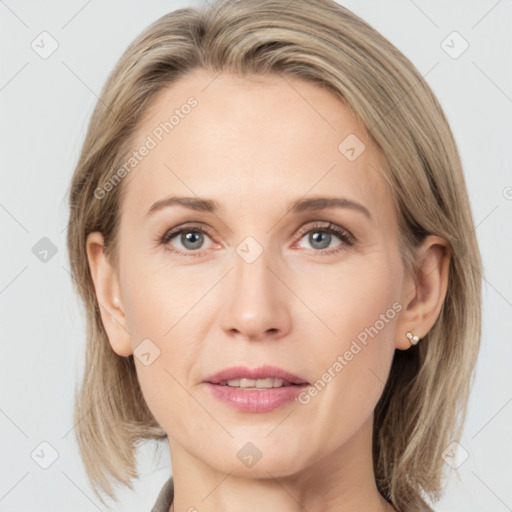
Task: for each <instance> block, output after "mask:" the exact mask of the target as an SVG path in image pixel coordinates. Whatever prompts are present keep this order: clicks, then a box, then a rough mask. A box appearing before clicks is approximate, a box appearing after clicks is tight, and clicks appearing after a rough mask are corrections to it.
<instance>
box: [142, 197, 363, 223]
mask: <svg viewBox="0 0 512 512" xmlns="http://www.w3.org/2000/svg"><path fill="white" fill-rule="evenodd" d="M169 206H183V207H185V208H189V209H190V210H196V211H202V212H210V213H215V212H216V211H217V210H218V209H219V208H220V204H219V203H218V202H217V201H214V200H213V199H200V198H198V197H179V196H173V197H168V198H166V199H162V200H160V201H157V202H156V203H154V204H153V205H152V206H151V208H150V209H149V210H148V211H147V213H146V215H150V214H151V213H154V212H156V211H158V210H162V209H163V208H167V207H169ZM327 208H348V209H351V210H355V211H358V212H361V213H363V214H364V215H365V216H366V217H368V219H370V220H371V218H372V216H371V214H370V212H369V211H368V209H367V208H366V207H365V206H363V205H362V204H360V203H356V202H355V201H351V200H350V199H345V198H342V197H312V198H308V199H298V200H297V201H294V202H293V203H292V204H291V208H290V211H291V212H292V213H303V212H311V211H319V210H325V209H327Z"/></svg>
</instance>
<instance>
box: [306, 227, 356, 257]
mask: <svg viewBox="0 0 512 512" xmlns="http://www.w3.org/2000/svg"><path fill="white" fill-rule="evenodd" d="M299 234H300V235H302V237H301V239H300V240H302V239H306V240H307V242H308V243H309V244H310V246H311V249H312V250H313V251H314V252H315V254H322V255H324V254H325V255H330V254H335V253H338V252H339V251H342V250H344V249H345V248H346V246H351V245H354V243H355V242H356V240H355V238H354V237H353V236H352V235H351V234H350V233H349V232H348V231H347V230H345V229H343V228H342V227H340V226H336V225H335V224H327V225H320V224H314V225H313V226H311V225H309V226H307V227H306V228H303V229H301V230H300V232H299ZM336 238H338V240H340V241H341V242H342V243H341V244H337V245H336V246H335V248H334V250H332V245H331V244H332V242H333V241H335V239H336ZM300 240H299V242H300ZM296 243H297V242H296ZM330 247H331V250H325V249H328V248H330Z"/></svg>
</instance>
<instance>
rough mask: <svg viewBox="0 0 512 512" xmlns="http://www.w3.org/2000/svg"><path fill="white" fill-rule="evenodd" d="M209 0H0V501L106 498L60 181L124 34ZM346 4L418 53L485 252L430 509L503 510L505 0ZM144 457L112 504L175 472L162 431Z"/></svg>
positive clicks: (506, 415)
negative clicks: (87, 424)
mask: <svg viewBox="0 0 512 512" xmlns="http://www.w3.org/2000/svg"><path fill="white" fill-rule="evenodd" d="M203 1H206V0H197V1H195V2H191V1H179V0H174V1H158V0H151V1H146V2H134V1H121V0H117V1H105V0H103V1H101V2H100V1H98V0H88V1H87V0H71V1H70V0H68V1H66V2H64V1H63V0H60V1H56V0H53V1H46V2H36V1H18V2H16V1H14V0H0V52H1V53H0V130H1V131H0V158H1V160H0V162H1V167H0V169H1V171H0V172H1V186H0V226H1V237H2V238H1V255H2V256H1V265H0V307H1V323H0V329H1V344H0V347H1V348H0V510H1V511H2V512H16V511H27V510H41V511H53V512H58V511H64V510H66V511H70V510H72V511H80V512H82V511H84V512H85V511H91V512H95V511H97V510H100V511H106V510H107V508H106V507H105V506H103V505H102V504H101V503H100V502H99V501H98V500H97V499H96V498H95V496H94V494H93V492H92V490H91V488H90V487H89V485H88V483H87V480H86V476H85V472H84V469H83V466H82V463H81V460H80V458H79V455H78V451H77V445H76V440H75V438H74V436H73V433H74V431H73V426H74V424H73V419H72V400H73V390H74V386H75V382H76V380H77V378H78V376H79V375H80V374H81V371H82V361H83V354H84V342H85V334H84V333H85V322H84V316H83V312H82V309H81V304H80V303H79V302H78V298H77V297H76V296H75V294H74V293H73V290H72V287H71V282H70V275H69V263H68V259H67V252H66V246H65V239H66V224H67V218H68V208H67V197H66V196H65V194H66V190H67V187H68V184H69V180H70V178H71V175H72V172H73V168H74V165H75V164H76V161H77V157H78V153H79V149H80V146H81V143H82V140H83V137H84V134H85V130H86V126H87V123H88V120H89V116H90V114H91V111H92V109H93V106H94V104H95V102H96V100H97V95H98V94H99V92H100V90H101V87H102V85H103V83H104V81H105V80H106V77H107V75H108V73H109V72H110V70H111V69H112V67H113V66H114V64H115V62H116V61H117V59H118V58H119V56H120V55H121V53H122V52H123V50H124V49H125V48H126V46H127V45H128V43H129V42H131V41H132V39H133V38H134V37H135V36H136V35H137V34H138V33H139V32H140V31H142V30H143V29H144V28H145V27H146V26H147V25H149V24H150V23H151V22H153V21H154V20H156V19H157V18H158V17H160V16H161V15H163V14H164V13H167V12H169V11H172V10H175V9H177V8H181V7H186V6H189V5H194V4H198V5H199V4H200V3H201V2H203ZM340 3H342V4H343V5H345V6H347V7H348V8H350V9H351V10H353V11H354V12H355V13H356V14H357V15H359V16H361V17H362V18H363V19H365V20H366V21H368V22H369V23H370V24H371V25H372V26H373V27H375V28H376V29H377V30H379V31H380V32H381V33H382V34H383V35H384V36H386V37H387V38H388V39H390V40H391V42H392V43H394V44H395V45H396V46H397V47H398V48H399V49H400V50H401V51H402V52H403V53H404V54H405V55H406V56H407V57H408V58H409V59H411V60H412V62H413V63H414V65H415V66H416V67H417V69H418V70H419V71H420V72H421V73H422V74H423V75H424V76H425V78H426V80H427V81H428V83H429V84H430V86H431V87H432V88H433V90H434V92H435V94H436V95H437V97H438V98H439V101H440V102H441V104H442V106H443V108H444V110H445V113H446V115H447V117H448V120H449V122H450V124H451V127H452V129H453V132H454V135H455V138H456V140H457V143H458V146H459V150H460V153H461V156H462V160H463V164H464V170H465V176H466V180H467V186H468V189H469V195H470V199H471V203H472V211H473V215H474V219H475V224H476V233H477V236H478V240H479V243H480V247H481V251H482V255H483V259H484V265H485V275H484V298H483V300H484V326H483V327H484V329H483V338H482V349H481V353H480V356H479V361H478V367H477V377H476V380H475V385H474V387H473V391H472V395H471V400H470V407H469V413H468V417H467V421H466V425H465V430H464V436H463V438H462V440H461V446H462V447H463V449H464V451H463V452H461V453H462V454H463V455H464V457H465V460H464V462H463V463H462V464H461V465H460V467H459V469H458V474H459V477H457V473H456V471H455V470H453V469H451V468H450V467H447V470H448V471H447V478H448V481H447V489H446V494H445V497H444V498H443V500H442V501H441V502H439V503H437V504H436V505H435V507H434V508H435V510H436V511H437V512H447V511H451V512H461V511H464V512H481V511H482V510H485V511H486V512H504V511H507V510H512V487H511V485H510V483H511V482H512V470H511V467H510V461H511V460H512V444H511V442H510V431H511V425H512V372H511V371H510V362H511V361H512V340H511V333H512V321H511V318H512V291H511V290H512V275H511V271H510V263H511V261H512V259H511V254H512V251H511V246H512V243H511V232H512V168H511V158H510V146H511V142H512V140H511V131H512V130H511V123H510V121H511V119H512V66H511V57H510V55H511V50H512V3H511V2H510V1H507V0H502V1H496V0H480V1H476V0H473V1H462V0H458V1H451V2H446V1H442V0H435V1H434V0H433V1H427V0H415V1H412V0H393V1H390V0H387V1H382V0H371V1H368V0H366V1H356V0H343V1H341V2H340ZM42 32H47V33H48V34H43V35H41V33H42ZM454 32H457V34H454ZM41 38H46V39H45V44H42V43H40V42H39V43H38V41H41ZM37 44H39V47H38V46H37ZM57 44H58V47H56V48H55V49H54V48H53V47H54V46H56V45H57ZM52 45H53V46H52ZM43 46H44V49H43ZM466 46H467V48H466ZM34 47H35V48H34ZM52 50H54V51H53V53H52V54H51V55H49V56H48V55H41V53H43V54H44V52H45V51H46V52H50V51H52ZM43 57H46V58H43ZM45 251H46V252H45ZM41 443H43V444H41ZM155 450H156V455H155ZM139 460H140V465H139V469H140V473H141V478H140V480H138V481H135V482H134V491H133V492H132V491H129V490H128V489H121V490H120V493H119V496H120V501H119V503H117V504H113V505H112V508H111V509H110V510H117V511H121V510H122V511H141V510H148V511H149V510H150V508H151V505H152V504H153V502H154V500H155V499H156V495H157V493H158V491H159V490H160V487H161V485H162V484H163V483H164V481H165V480H166V479H167V478H168V476H169V474H170V460H169V455H168V448H167V445H166V444H163V445H162V444H160V445H157V444H156V443H153V444H147V445H144V446H143V447H142V448H141V450H140V452H139ZM44 466H48V467H47V468H46V469H45V468H44Z"/></svg>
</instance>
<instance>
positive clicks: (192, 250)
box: [159, 224, 210, 256]
mask: <svg viewBox="0 0 512 512" xmlns="http://www.w3.org/2000/svg"><path fill="white" fill-rule="evenodd" d="M209 231H210V230H209V229H208V228H206V227H205V226H197V225H190V224H184V225H182V226H179V227H177V228H173V229H170V230H169V231H167V232H166V233H165V234H164V235H163V236H162V237H161V238H160V240H159V242H160V243H161V244H162V245H166V246H171V247H170V250H172V251H173V252H176V253H178V254H182V255H186V256H201V255H202V252H200V251H199V250H200V249H203V244H204V242H205V237H206V238H210V237H209V236H208V232H209ZM173 240H175V242H174V243H171V242H172V241H173Z"/></svg>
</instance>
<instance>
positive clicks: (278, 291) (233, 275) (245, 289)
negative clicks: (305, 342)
mask: <svg viewBox="0 0 512 512" xmlns="http://www.w3.org/2000/svg"><path fill="white" fill-rule="evenodd" d="M269 252H270V251H267V250H263V252H262V253H261V254H260V256H259V257H258V258H257V259H256V260H255V261H252V262H251V263H248V262H247V261H246V260H244V259H243V258H242V257H240V256H239V255H238V254H236V253H235V255H234V260H235V263H234V269H233V270H232V271H231V272H229V274H228V276H226V279H227V283H226V293H227V297H226V299H227V300H226V301H225V307H224V308H223V310H222V313H221V327H222V329H223V331H224V332H225V333H226V334H227V335H228V336H230V337H232V338H240V339H248V340H249V341H263V340H265V339H279V338H281V337H283V336H285V335H286V334H288V333H289V332H290V329H291V316H290V309H289V307H290V304H289V301H290V296H291V292H290V291H289V290H288V288H287V287H286V286H285V285H284V284H283V282H282V281H283V280H284V279H283V277H282V276H279V274H280V272H279V270H278V267H277V265H276V264H275V262H274V264H273V262H272V261H271V258H270V255H269Z"/></svg>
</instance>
